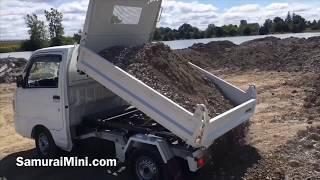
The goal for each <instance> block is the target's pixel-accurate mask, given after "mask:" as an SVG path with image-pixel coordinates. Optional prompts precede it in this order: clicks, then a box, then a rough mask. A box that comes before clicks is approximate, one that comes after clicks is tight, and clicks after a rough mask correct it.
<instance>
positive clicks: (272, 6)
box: [266, 3, 289, 10]
mask: <svg viewBox="0 0 320 180" xmlns="http://www.w3.org/2000/svg"><path fill="white" fill-rule="evenodd" d="M288 7H289V4H288V3H272V4H270V5H268V6H267V7H266V10H277V9H287V8H288Z"/></svg>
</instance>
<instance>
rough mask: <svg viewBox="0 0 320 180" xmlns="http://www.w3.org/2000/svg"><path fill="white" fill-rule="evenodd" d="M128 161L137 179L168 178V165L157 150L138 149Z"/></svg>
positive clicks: (164, 179) (161, 179) (159, 179)
mask: <svg viewBox="0 0 320 180" xmlns="http://www.w3.org/2000/svg"><path fill="white" fill-rule="evenodd" d="M128 162H129V169H130V171H131V173H132V174H133V175H134V177H135V179H136V180H166V179H168V177H166V176H167V173H166V172H167V168H166V165H165V164H164V162H163V160H162V158H161V156H160V154H159V152H157V151H155V150H136V151H134V152H133V153H132V154H131V155H130V157H129V160H128Z"/></svg>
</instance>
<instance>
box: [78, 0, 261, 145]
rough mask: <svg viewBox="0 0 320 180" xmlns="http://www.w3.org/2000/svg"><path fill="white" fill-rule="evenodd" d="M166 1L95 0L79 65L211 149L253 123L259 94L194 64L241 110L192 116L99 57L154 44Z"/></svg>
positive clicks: (176, 131)
mask: <svg viewBox="0 0 320 180" xmlns="http://www.w3.org/2000/svg"><path fill="white" fill-rule="evenodd" d="M160 5H161V1H157V0H153V1H152V0H139V1H131V0H117V1H116V0H111V1H104V0H93V1H90V5H89V9H88V13H87V18H86V23H85V28H84V36H83V37H82V40H81V44H80V48H79V51H80V52H79V57H78V63H77V67H78V69H79V70H80V71H83V72H85V73H86V74H87V75H89V76H90V77H91V78H93V79H95V80H96V81H98V82H99V83H100V84H102V85H103V86H105V87H106V88H108V89H109V90H111V91H112V92H113V93H114V94H116V95H118V96H119V97H121V98H122V99H124V100H126V101H127V102H128V103H130V104H131V105H133V106H135V107H136V108H138V109H139V110H140V111H142V112H143V113H145V114H146V115H148V116H149V117H151V118H152V119H153V120H155V121H156V122H158V123H159V124H161V125H162V126H163V127H165V128H167V129H168V130H169V131H171V132H172V133H174V134H175V135H177V136H178V137H180V138H181V139H182V140H184V141H185V142H186V143H187V144H189V145H191V146H193V147H209V146H210V145H211V144H212V143H213V141H214V140H215V139H217V138H218V137H220V136H221V135H223V134H224V133H226V132H228V131H229V130H231V129H233V128H235V127H236V126H238V125H240V124H241V123H243V122H245V121H247V120H249V118H250V117H251V116H252V115H253V112H254V109H255V105H256V90H255V88H254V86H250V87H249V89H248V90H247V91H246V92H245V91H242V90H241V89H239V88H237V87H235V86H233V85H232V84H230V83H228V82H226V81H224V80H222V79H220V78H219V77H217V76H214V75H213V74H211V73H209V72H207V71H205V70H204V69H201V68H200V67H198V66H196V65H193V64H191V66H192V67H194V68H195V69H197V70H198V71H199V72H200V73H202V74H203V75H205V76H207V78H208V79H210V80H211V81H212V82H213V83H214V84H215V85H216V86H217V87H218V88H219V89H220V90H221V92H222V93H223V95H224V96H225V97H226V98H227V99H229V100H230V101H231V102H233V104H235V105H236V106H235V107H234V108H232V109H230V110H228V111H226V112H224V113H222V114H220V115H218V116H216V117H209V115H208V110H207V108H206V107H205V106H204V105H202V104H198V105H196V104H195V106H197V108H196V111H195V112H189V111H188V110H186V109H184V108H183V107H181V106H180V105H178V104H177V103H175V102H173V101H172V100H170V99H168V98H167V97H165V96H164V95H162V94H160V93H159V92H157V91H156V90H154V89H152V88H151V87H149V86H148V85H146V84H145V83H143V82H142V81H140V80H139V79H137V78H135V77H133V76H132V75H130V74H129V73H127V72H125V71H124V70H122V69H121V68H119V67H117V66H115V65H114V64H112V63H111V62H109V61H108V60H107V59H104V58H103V57H101V56H100V55H98V54H97V53H98V52H99V51H101V50H103V49H105V48H108V47H111V46H136V45H141V44H143V43H146V42H149V40H150V37H152V33H153V31H154V28H155V24H156V22H157V20H158V14H159V9H160Z"/></svg>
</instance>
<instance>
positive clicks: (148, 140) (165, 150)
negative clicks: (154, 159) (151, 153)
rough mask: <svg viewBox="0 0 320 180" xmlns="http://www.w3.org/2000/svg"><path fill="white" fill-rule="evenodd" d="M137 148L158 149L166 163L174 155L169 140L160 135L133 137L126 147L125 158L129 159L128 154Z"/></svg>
mask: <svg viewBox="0 0 320 180" xmlns="http://www.w3.org/2000/svg"><path fill="white" fill-rule="evenodd" d="M136 149H142V150H143V149H153V150H157V151H158V152H159V154H160V156H161V158H162V160H163V162H164V163H165V164H166V163H167V162H168V161H169V160H170V159H172V158H173V157H174V155H173V153H172V152H171V149H170V147H169V145H168V144H167V142H166V141H165V140H163V139H162V138H160V137H150V136H147V135H135V136H133V137H131V138H130V139H129V141H128V143H127V145H126V147H125V148H124V156H125V157H124V158H125V159H128V156H129V155H130V154H131V153H132V152H133V151H134V150H136Z"/></svg>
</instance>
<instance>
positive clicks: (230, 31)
mask: <svg viewBox="0 0 320 180" xmlns="http://www.w3.org/2000/svg"><path fill="white" fill-rule="evenodd" d="M222 28H223V31H224V33H225V34H226V35H227V36H235V35H237V34H238V26H237V25H232V24H229V25H224V26H222Z"/></svg>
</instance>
